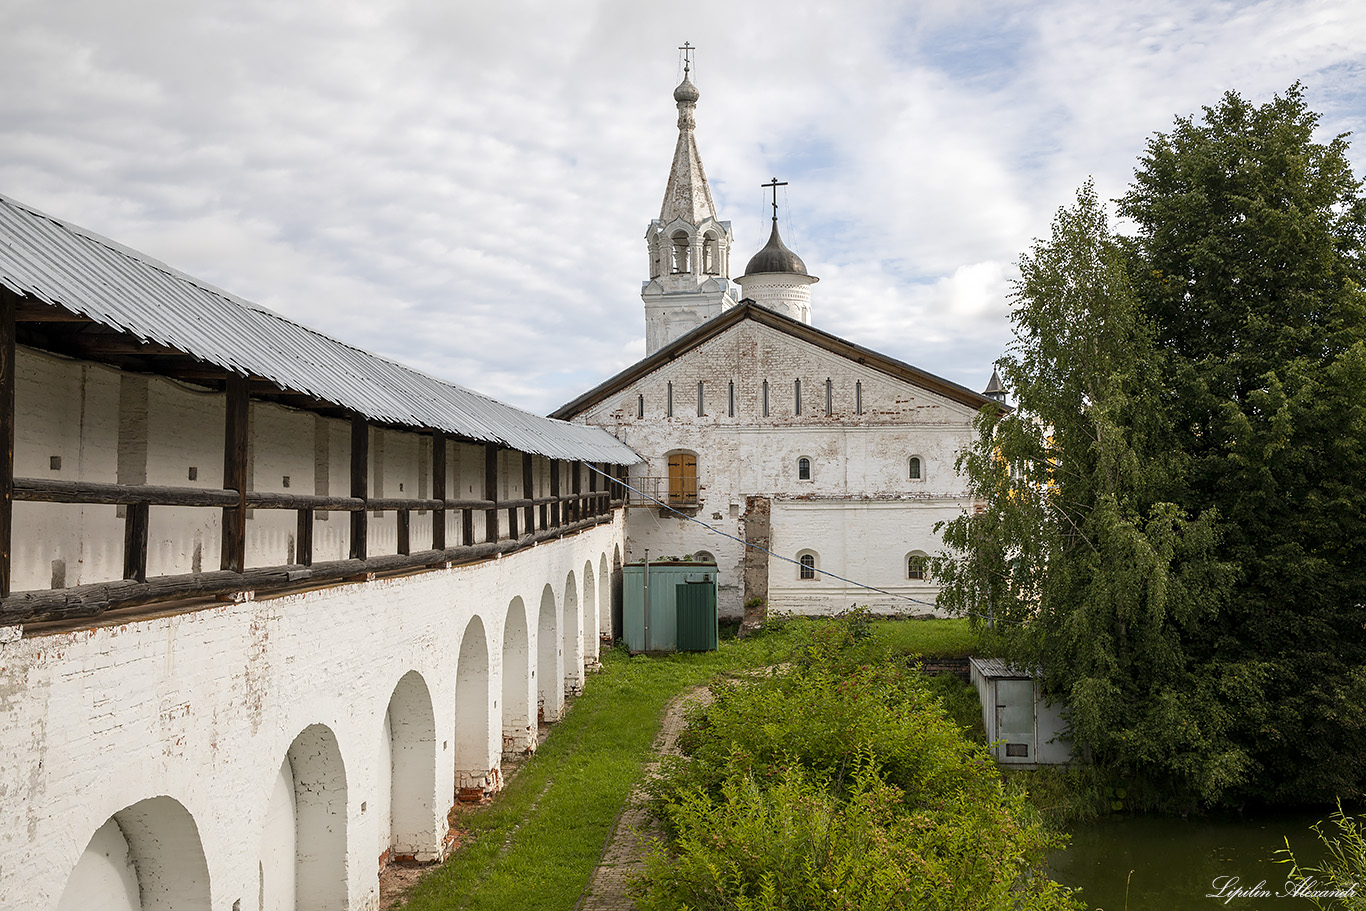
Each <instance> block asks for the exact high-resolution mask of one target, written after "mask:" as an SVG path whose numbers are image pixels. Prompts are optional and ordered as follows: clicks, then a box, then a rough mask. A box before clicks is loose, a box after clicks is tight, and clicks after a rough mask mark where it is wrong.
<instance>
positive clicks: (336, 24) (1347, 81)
mask: <svg viewBox="0 0 1366 911" xmlns="http://www.w3.org/2000/svg"><path fill="white" fill-rule="evenodd" d="M684 41H690V42H691V43H692V44H694V45H696V46H697V47H698V51H697V53H696V59H695V67H694V81H695V82H696V84H697V86H698V88H699V89H700V91H701V94H702V98H701V102H700V103H699V106H698V112H697V120H698V141H699V144H700V147H701V151H702V158H703V161H704V162H705V164H706V168H707V173H708V176H709V177H710V179H711V184H712V189H713V192H714V195H715V197H716V202H717V206H718V208H719V210H720V216H721V217H722V218H723V219H729V220H730V221H732V222H733V225H734V232H735V239H736V246H737V251H736V254H735V257H734V258H735V259H736V260H737V261H738V263H740V264H743V263H744V262H745V261H746V260H747V259H748V258H749V256H750V255H751V253H752V252H754V251H755V250H757V249H758V248H759V247H760V246H762V244H763V242H764V241H765V240H766V239H767V228H766V222H765V219H766V217H767V214H768V209H767V206H766V204H765V201H764V200H765V196H764V191H763V190H761V189H760V184H761V183H763V182H764V181H766V180H768V179H769V178H770V177H771V176H774V175H776V176H777V177H778V178H779V179H780V180H786V181H788V182H789V186H788V187H787V188H786V189H785V190H784V191H783V193H782V194H781V195H780V199H779V202H780V204H781V205H782V214H781V219H782V220H781V225H782V228H783V235H784V239H785V240H786V241H787V243H788V245H789V246H791V247H792V248H793V249H795V250H796V251H797V252H798V253H799V254H801V256H802V257H803V259H804V260H805V261H806V264H807V266H808V268H809V269H810V271H811V272H812V273H813V274H815V275H818V276H820V278H821V282H820V284H818V285H816V286H815V288H814V289H813V290H814V292H815V294H814V300H813V322H814V323H815V324H816V325H817V326H819V327H821V328H823V329H826V330H828V331H831V332H834V333H836V334H838V335H842V336H845V337H847V338H849V339H851V340H852V341H855V342H859V343H862V344H865V345H868V346H870V347H873V348H876V349H878V350H880V351H883V352H886V353H888V354H890V355H892V356H894V357H898V358H901V359H903V360H907V361H910V362H911V363H914V364H916V365H917V366H920V367H923V368H925V369H928V370H930V371H933V372H935V373H939V374H941V375H943V376H945V377H948V378H949V379H952V380H955V381H957V382H961V383H963V384H965V385H968V386H972V387H974V388H978V389H980V388H982V387H983V386H984V385H985V384H986V381H987V379H988V377H989V376H990V364H991V362H992V361H993V360H994V359H995V358H996V357H998V356H999V355H1000V354H1001V352H1002V350H1003V348H1004V346H1005V345H1006V343H1007V340H1008V338H1009V334H1010V326H1009V319H1008V312H1009V304H1008V294H1009V290H1010V286H1009V281H1010V278H1011V276H1012V272H1013V268H1014V263H1015V262H1016V260H1017V259H1018V257H1019V254H1020V253H1021V252H1022V251H1023V250H1025V249H1026V248H1027V247H1028V245H1029V243H1030V241H1031V239H1032V238H1035V237H1039V236H1042V235H1044V234H1046V233H1047V230H1048V223H1049V220H1050V218H1051V216H1052V213H1053V212H1054V211H1055V210H1056V209H1057V207H1058V206H1060V205H1064V204H1066V203H1068V202H1069V201H1070V200H1071V198H1072V196H1073V193H1074V191H1075V189H1076V188H1077V187H1078V186H1079V185H1080V184H1081V183H1082V182H1084V181H1085V180H1086V179H1087V177H1088V176H1094V178H1095V180H1096V184H1097V187H1098V190H1099V191H1100V193H1101V195H1102V196H1103V197H1115V196H1118V195H1120V194H1121V193H1123V192H1124V189H1125V187H1126V185H1127V183H1128V181H1129V179H1130V176H1131V174H1132V171H1133V167H1134V162H1135V160H1136V158H1137V156H1138V155H1139V154H1140V153H1141V151H1142V149H1143V146H1144V143H1145V141H1146V139H1147V138H1148V137H1149V136H1151V135H1152V134H1153V133H1154V132H1155V131H1159V130H1166V129H1169V128H1170V126H1171V124H1172V122H1173V118H1174V117H1176V116H1178V115H1183V116H1185V115H1190V114H1196V113H1198V112H1199V110H1200V107H1201V106H1202V105H1207V104H1214V103H1216V102H1217V101H1218V99H1219V98H1220V96H1221V95H1222V94H1223V93H1224V92H1226V91H1229V90H1235V91H1238V92H1240V93H1241V94H1243V95H1244V96H1247V97H1249V98H1252V99H1255V100H1258V101H1264V100H1267V99H1269V98H1270V97H1271V96H1272V94H1274V93H1275V92H1278V91H1281V90H1284V89H1285V88H1286V87H1287V86H1289V85H1290V84H1291V83H1293V82H1294V81H1296V80H1300V81H1301V82H1303V84H1304V85H1305V87H1306V95H1307V97H1308V99H1309V102H1310V104H1311V106H1312V107H1313V108H1314V109H1315V110H1317V111H1319V112H1320V113H1321V114H1322V115H1323V119H1322V122H1321V126H1322V128H1323V135H1324V137H1325V138H1326V137H1328V136H1330V135H1332V134H1334V133H1337V132H1343V131H1351V130H1355V129H1357V128H1358V127H1359V126H1360V125H1361V123H1362V122H1363V115H1366V4H1364V3H1361V2H1359V0H1321V2H1313V0H1268V2H1260V3H1257V2H1205V0H1144V2H1143V3H1121V2H1110V0H1105V2H1098V0H1082V2H1066V0H1063V2H1037V3H1030V2H1023V0H1018V2H994V3H993V2H980V3H974V2H952V0H916V2H909V0H908V2H901V3H893V2H850V0H844V2H840V3H832V2H828V0H827V2H810V3H806V2H798V0H787V2H776V3H758V2H756V3H743V2H737V0H727V2H710V0H698V2H691V3H681V4H680V3H668V4H664V3H642V2H640V0H620V2H596V3H590V2H573V0H567V2H555V3H550V2H543V3H519V2H508V0H496V2H488V0H478V2H476V0H412V2H397V0H396V2H385V0H326V2H322V0H266V2H261V0H233V2H231V3H216V2H209V0H192V2H187V0H126V2H111V0H0V85H3V87H4V91H3V92H0V193H3V194H5V195H8V196H11V197H13V198H15V199H17V200H19V201H21V202H24V203H27V204H29V205H32V206H35V207H37V208H39V209H41V210H43V211H46V212H48V213H49V214H52V215H55V216H58V217H61V218H64V219H66V220H68V221H72V222H75V223H76V224H79V225H83V226H85V227H87V228H90V229H91V230H94V231H97V232H99V233H101V234H104V235H106V236H109V237H112V238H113V239H115V240H118V241H120V242H122V243H124V244H127V245H129V246H132V247H135V248H137V249H140V250H143V251H145V252H147V253H149V254H151V255H152V256H154V257H157V258H159V259H162V260H164V261H166V262H168V263H170V264H171V265H173V266H176V267H178V268H180V269H182V270H184V271H186V272H189V273H190V274H192V275H196V276H198V277H200V278H203V279H205V280H207V281H209V282H211V283H213V284H216V285H219V286H220V287H223V288H226V289H228V290H230V291H233V292H235V293H237V294H239V295H241V296H243V297H246V298H248V299H251V300H254V301H257V302H259V303H262V304H264V305H266V306H268V307H271V308H273V309H275V310H277V311H279V312H281V313H284V314H286V315H287V316H289V317H291V318H293V319H296V320H298V321H301V322H304V323H307V324H309V325H312V326H314V327H317V328H320V329H322V330H324V331H326V332H328V333H329V334H332V335H334V336H336V337H338V338H340V339H342V340H344V341H347V342H351V343H353V344H357V345H360V346H362V347H366V348H369V349H370V350H373V351H377V352H379V353H382V354H384V355H386V356H389V357H393V358H396V359H398V360H401V361H404V362H406V363H409V364H412V365H414V366H416V367H418V368H420V369H423V370H425V371H427V372H430V373H432V374H435V375H437V376H440V377H443V378H446V379H450V380H454V381H456V382H459V383H463V384H465V385H468V386H472V387H474V388H476V389H479V390H481V391H483V392H486V393H488V394H491V395H494V396H496V397H498V398H502V399H504V400H505V401H509V402H512V403H514V404H517V405H521V406H523V407H525V408H529V409H531V410H533V411H537V412H541V413H544V412H546V411H549V410H551V409H552V408H554V407H556V406H557V405H560V404H562V403H563V402H565V401H567V400H569V399H571V398H573V397H574V396H575V395H577V394H579V393H580V392H582V391H584V390H585V389H587V388H589V387H590V386H592V385H594V384H596V383H597V382H598V381H600V380H602V379H604V378H605V377H607V376H609V375H611V374H613V373H615V372H616V371H617V370H619V369H621V368H622V367H625V366H627V365H628V364H630V363H632V362H634V361H635V360H637V359H638V358H639V357H641V356H642V355H643V354H644V311H643V308H642V305H641V301H640V297H639V293H640V283H641V280H642V279H644V278H645V277H646V260H645V244H644V241H643V239H642V238H643V235H644V232H645V228H646V225H647V224H648V223H649V221H650V219H651V218H654V217H656V216H658V214H659V207H660V201H661V199H662V196H663V192H664V184H665V180H666V177H667V172H668V166H669V162H670V158H671V156H672V152H673V145H674V139H675V136H676V126H675V119H676V112H675V110H674V106H673V101H672V95H671V93H672V91H673V87H674V85H675V84H676V83H677V82H678V80H679V77H680V75H681V63H680V60H679V53H678V51H677V50H676V48H677V46H678V45H680V44H682V43H683V42H684ZM1352 155H1353V160H1354V162H1355V163H1356V165H1357V168H1356V169H1357V173H1358V174H1361V173H1362V172H1363V171H1366V140H1362V141H1361V142H1359V143H1358V144H1357V146H1356V147H1355V148H1354V149H1353V152H1352Z"/></svg>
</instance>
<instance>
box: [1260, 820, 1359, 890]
mask: <svg viewBox="0 0 1366 911" xmlns="http://www.w3.org/2000/svg"><path fill="white" fill-rule="evenodd" d="M1313 829H1314V834H1315V835H1316V836H1318V839H1319V844H1320V845H1321V846H1322V847H1323V850H1324V854H1325V860H1324V861H1323V863H1321V864H1319V865H1318V866H1314V867H1301V866H1300V864H1299V862H1298V861H1297V860H1296V859H1295V855H1294V853H1293V852H1292V851H1291V850H1290V840H1289V839H1286V842H1285V847H1284V848H1282V849H1281V850H1280V851H1277V852H1276V853H1277V854H1281V855H1284V856H1283V857H1280V858H1278V859H1277V862H1278V863H1288V864H1290V879H1291V880H1292V881H1295V882H1298V883H1300V884H1301V888H1302V889H1304V890H1305V891H1304V892H1303V893H1297V894H1302V897H1304V898H1308V899H1309V900H1310V901H1312V902H1313V903H1314V906H1315V907H1317V908H1338V909H1341V911H1363V909H1366V830H1363V829H1362V826H1361V824H1360V823H1359V822H1358V821H1357V820H1356V819H1354V818H1352V817H1351V816H1348V815H1347V814H1346V812H1344V811H1343V809H1342V801H1341V800H1339V801H1338V811H1337V812H1336V813H1334V814H1333V816H1332V823H1331V825H1330V824H1329V823H1326V822H1318V823H1315V824H1314V826H1313ZM1319 893H1338V895H1337V896H1334V895H1331V894H1328V895H1325V894H1319Z"/></svg>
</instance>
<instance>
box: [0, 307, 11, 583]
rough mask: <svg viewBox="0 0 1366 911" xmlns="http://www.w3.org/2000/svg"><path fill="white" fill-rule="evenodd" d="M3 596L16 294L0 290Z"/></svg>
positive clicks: (8, 530)
mask: <svg viewBox="0 0 1366 911" xmlns="http://www.w3.org/2000/svg"><path fill="white" fill-rule="evenodd" d="M0 436H3V437H4V439H3V440H2V441H0V462H3V464H0V598H2V597H6V596H8V595H9V593H10V585H11V584H12V580H13V578H14V575H13V572H12V570H11V565H10V558H11V541H12V540H13V533H14V297H13V296H12V295H10V294H8V293H0Z"/></svg>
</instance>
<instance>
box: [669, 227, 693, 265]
mask: <svg viewBox="0 0 1366 911" xmlns="http://www.w3.org/2000/svg"><path fill="white" fill-rule="evenodd" d="M688 246H689V241H688V234H687V232H686V231H677V232H675V233H674V236H673V247H674V268H673V271H674V273H675V274H677V273H679V272H691V271H692V270H691V269H690V268H689V266H688Z"/></svg>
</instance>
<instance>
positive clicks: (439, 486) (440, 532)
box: [432, 430, 446, 550]
mask: <svg viewBox="0 0 1366 911" xmlns="http://www.w3.org/2000/svg"><path fill="white" fill-rule="evenodd" d="M432 499H434V500H441V501H442V505H440V506H437V507H435V508H434V509H432V550H445V549H446V506H445V500H446V435H445V434H444V433H442V432H441V431H439V430H438V431H436V432H435V433H433V434H432Z"/></svg>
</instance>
